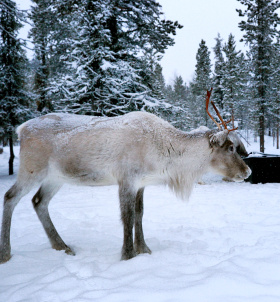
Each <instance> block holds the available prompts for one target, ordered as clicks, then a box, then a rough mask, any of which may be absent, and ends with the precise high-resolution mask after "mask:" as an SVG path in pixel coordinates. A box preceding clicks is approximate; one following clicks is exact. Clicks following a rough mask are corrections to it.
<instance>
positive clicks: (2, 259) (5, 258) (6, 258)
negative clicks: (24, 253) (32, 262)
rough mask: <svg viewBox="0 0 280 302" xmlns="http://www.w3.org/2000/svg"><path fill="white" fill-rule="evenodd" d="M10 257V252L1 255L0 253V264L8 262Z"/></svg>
mask: <svg viewBox="0 0 280 302" xmlns="http://www.w3.org/2000/svg"><path fill="white" fill-rule="evenodd" d="M11 258H12V256H11V254H7V255H2V254H1V253H0V264H3V263H6V262H8V261H9V260H10V259H11Z"/></svg>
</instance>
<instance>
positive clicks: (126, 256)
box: [121, 249, 137, 260]
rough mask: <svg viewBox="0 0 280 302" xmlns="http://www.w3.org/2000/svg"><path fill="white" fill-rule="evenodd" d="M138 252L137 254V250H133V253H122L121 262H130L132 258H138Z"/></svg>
mask: <svg viewBox="0 0 280 302" xmlns="http://www.w3.org/2000/svg"><path fill="white" fill-rule="evenodd" d="M136 255H137V254H136V252H135V250H134V249H133V250H132V251H129V252H127V251H126V252H125V251H123V252H122V258H121V260H129V259H131V258H134V257H136Z"/></svg>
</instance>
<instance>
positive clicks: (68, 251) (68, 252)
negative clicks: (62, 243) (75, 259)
mask: <svg viewBox="0 0 280 302" xmlns="http://www.w3.org/2000/svg"><path fill="white" fill-rule="evenodd" d="M65 253H66V254H67V255H71V256H76V254H75V252H73V251H72V250H71V249H70V247H69V246H67V248H66V249H65Z"/></svg>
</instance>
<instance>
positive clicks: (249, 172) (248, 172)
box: [244, 166, 252, 179]
mask: <svg viewBox="0 0 280 302" xmlns="http://www.w3.org/2000/svg"><path fill="white" fill-rule="evenodd" d="M251 174H252V170H251V169H250V168H249V167H248V166H247V170H246V176H245V177H244V179H246V178H248V177H249V176H250V175H251Z"/></svg>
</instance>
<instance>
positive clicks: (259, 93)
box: [237, 0, 280, 152]
mask: <svg viewBox="0 0 280 302" xmlns="http://www.w3.org/2000/svg"><path fill="white" fill-rule="evenodd" d="M238 1H239V2H241V3H242V4H243V5H245V7H246V8H245V10H243V11H242V10H241V9H240V10H237V11H238V13H239V16H241V17H246V18H247V20H246V21H244V20H243V21H241V22H240V23H239V27H240V28H241V30H242V31H244V32H245V33H244V36H243V37H244V41H246V43H248V44H249V46H250V51H251V54H252V66H253V72H254V77H253V79H252V80H253V81H254V87H255V95H254V98H253V99H254V104H255V106H256V111H255V116H256V117H257V118H258V123H259V136H260V151H261V152H264V134H265V128H266V119H267V117H268V116H267V112H268V108H267V107H268V102H267V100H268V99H269V85H270V73H271V57H272V52H273V40H274V38H275V37H276V36H278V35H279V32H278V30H277V25H279V24H280V18H279V16H278V14H277V9H278V8H279V7H280V3H279V1H278V0H238Z"/></svg>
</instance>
